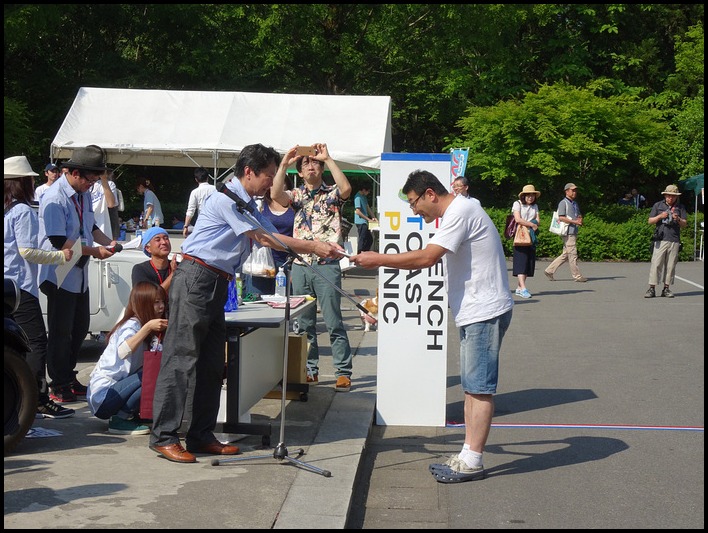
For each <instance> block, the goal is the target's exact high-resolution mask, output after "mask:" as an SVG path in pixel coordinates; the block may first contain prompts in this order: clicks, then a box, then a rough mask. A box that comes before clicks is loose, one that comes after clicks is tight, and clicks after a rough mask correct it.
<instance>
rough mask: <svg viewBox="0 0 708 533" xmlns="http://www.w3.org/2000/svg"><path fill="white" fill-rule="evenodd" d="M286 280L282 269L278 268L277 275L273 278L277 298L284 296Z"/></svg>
mask: <svg viewBox="0 0 708 533" xmlns="http://www.w3.org/2000/svg"><path fill="white" fill-rule="evenodd" d="M287 281H288V280H287V278H286V277H285V272H284V271H283V267H280V268H278V274H277V275H276V276H275V294H277V295H278V296H283V297H284V296H285V290H286V287H285V284H286V283H287Z"/></svg>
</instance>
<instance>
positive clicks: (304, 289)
mask: <svg viewBox="0 0 708 533" xmlns="http://www.w3.org/2000/svg"><path fill="white" fill-rule="evenodd" d="M312 269H314V270H316V271H317V272H319V273H320V274H322V276H323V277H324V278H325V279H328V280H329V281H330V282H331V284H330V283H327V281H325V280H324V279H322V278H321V277H320V276H318V275H317V274H315V273H314V272H313V270H311V269H309V268H308V267H306V266H303V265H297V264H296V265H293V269H292V292H293V294H298V295H303V294H310V295H312V296H314V297H315V298H317V302H318V303H319V306H320V309H321V310H322V318H323V319H324V321H325V325H326V326H327V331H328V332H329V342H330V344H331V345H332V363H333V364H334V375H335V376H336V377H339V376H346V377H351V375H352V349H351V346H350V345H349V337H348V336H347V330H346V328H345V327H344V321H343V319H342V296H341V294H340V293H339V292H338V291H337V289H335V287H338V288H340V289H341V288H342V269H341V268H340V267H339V263H338V262H332V263H328V264H324V265H320V264H314V265H312ZM332 285H334V286H332ZM298 324H299V325H300V331H299V333H302V332H303V331H304V332H306V333H307V342H308V343H309V348H308V350H307V369H308V371H309V372H311V373H314V374H318V373H319V361H320V349H319V346H318V344H317V308H316V306H314V305H313V306H311V307H310V309H308V310H307V311H305V312H303V313H302V314H300V315H299V316H298Z"/></svg>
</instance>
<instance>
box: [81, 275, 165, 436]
mask: <svg viewBox="0 0 708 533" xmlns="http://www.w3.org/2000/svg"><path fill="white" fill-rule="evenodd" d="M166 303H167V294H166V293H165V289H163V288H162V287H161V286H160V285H158V284H157V283H154V282H152V281H142V282H140V283H138V284H136V285H135V286H134V287H133V289H132V290H131V291H130V298H129V300H128V305H127V306H126V308H125V312H124V313H123V317H122V318H121V319H120V320H119V321H118V323H117V324H116V325H115V326H114V327H113V329H112V330H111V331H110V333H108V338H107V342H108V345H107V346H106V349H105V350H104V351H103V353H102V354H101V357H100V358H99V360H98V363H96V368H94V370H93V372H91V381H90V382H89V386H88V393H87V395H86V400H87V401H88V404H89V408H90V409H91V412H92V413H93V415H94V416H96V417H97V418H101V419H103V420H106V419H109V420H108V432H109V433H114V434H117V435H146V434H148V433H149V432H150V428H149V427H148V426H146V425H145V424H143V423H142V421H141V420H140V395H141V392H142V379H143V372H142V367H143V352H144V351H145V350H147V349H150V350H156V349H161V347H160V346H159V344H161V342H162V334H163V333H164V331H165V329H167V318H165V304H166Z"/></svg>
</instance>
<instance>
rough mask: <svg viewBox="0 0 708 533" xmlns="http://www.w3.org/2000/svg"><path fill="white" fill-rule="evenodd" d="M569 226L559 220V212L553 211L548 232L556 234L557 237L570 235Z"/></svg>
mask: <svg viewBox="0 0 708 533" xmlns="http://www.w3.org/2000/svg"><path fill="white" fill-rule="evenodd" d="M568 226H569V224H568V223H566V222H561V221H560V219H559V218H558V211H553V217H552V218H551V227H550V228H548V231H550V232H551V233H555V234H556V235H568Z"/></svg>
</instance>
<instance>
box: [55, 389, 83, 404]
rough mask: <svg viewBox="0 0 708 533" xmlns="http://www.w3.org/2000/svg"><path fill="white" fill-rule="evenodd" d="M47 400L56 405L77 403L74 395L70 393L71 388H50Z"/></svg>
mask: <svg viewBox="0 0 708 533" xmlns="http://www.w3.org/2000/svg"><path fill="white" fill-rule="evenodd" d="M49 399H50V400H52V401H54V402H56V403H71V402H75V401H77V400H76V394H74V393H73V392H72V390H71V386H67V387H56V388H50V389H49Z"/></svg>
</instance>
